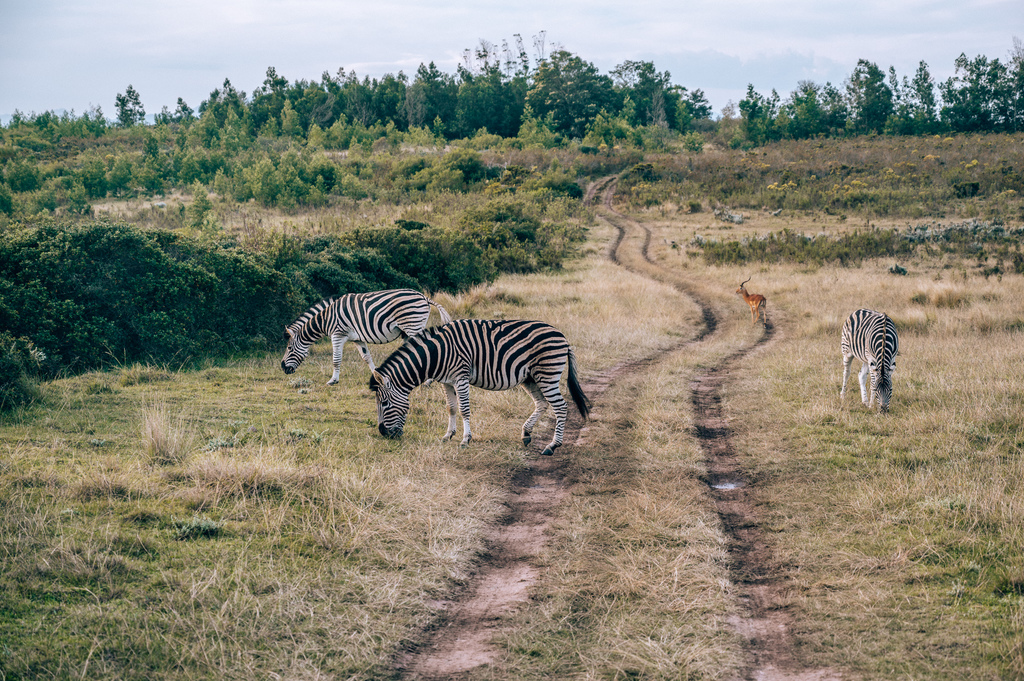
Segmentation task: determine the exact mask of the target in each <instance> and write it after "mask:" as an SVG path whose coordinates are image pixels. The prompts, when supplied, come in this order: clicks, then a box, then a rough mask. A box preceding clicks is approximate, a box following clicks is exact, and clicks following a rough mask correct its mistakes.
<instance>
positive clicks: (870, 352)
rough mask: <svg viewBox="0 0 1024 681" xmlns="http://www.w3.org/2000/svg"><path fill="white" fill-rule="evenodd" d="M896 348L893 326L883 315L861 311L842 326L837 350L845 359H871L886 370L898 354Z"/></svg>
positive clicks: (855, 313) (896, 338)
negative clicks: (840, 351)
mask: <svg viewBox="0 0 1024 681" xmlns="http://www.w3.org/2000/svg"><path fill="white" fill-rule="evenodd" d="M899 347H900V346H899V336H898V334H897V332H896V323H895V322H893V320H892V319H891V318H890V317H889V315H887V314H885V313H882V312H877V311H875V310H868V309H860V310H857V311H856V312H854V313H853V314H851V315H850V316H849V317H848V318H847V319H846V323H844V324H843V333H842V338H841V340H840V349H841V350H842V353H843V356H844V357H850V356H853V357H856V358H857V359H859V360H861V361H862V362H869V361H871V360H874V361H875V362H876V363H878V364H879V365H884V367H885V368H887V367H888V366H889V364H891V363H892V361H893V359H894V358H895V357H896V355H898V354H899Z"/></svg>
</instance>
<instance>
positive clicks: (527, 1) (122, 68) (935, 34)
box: [0, 0, 1024, 113]
mask: <svg viewBox="0 0 1024 681" xmlns="http://www.w3.org/2000/svg"><path fill="white" fill-rule="evenodd" d="M544 30H546V32H547V33H546V35H547V44H548V46H549V47H550V45H551V44H553V43H560V44H561V45H563V46H564V47H565V48H566V49H569V50H570V51H572V52H575V53H577V54H579V55H580V56H581V57H583V58H584V59H587V60H588V61H592V62H594V63H595V64H596V65H597V66H598V67H599V68H601V69H602V71H605V72H607V71H608V70H609V69H611V68H613V67H614V66H615V65H616V64H618V63H621V62H622V61H623V60H625V59H647V60H651V61H653V62H654V63H655V65H656V66H657V67H658V68H659V69H660V70H668V71H670V72H671V73H672V76H673V79H674V80H675V81H676V82H677V83H679V84H681V85H685V86H686V87H689V88H691V89H692V88H702V89H704V90H705V92H707V93H708V94H709V98H710V99H712V104H713V105H714V106H715V108H716V110H717V109H720V108H721V106H722V105H724V103H725V101H716V99H718V98H720V97H723V96H726V95H725V94H723V93H729V92H732V93H739V96H742V93H743V92H744V91H745V89H746V86H747V84H748V83H752V84H753V85H754V87H755V88H756V89H757V90H758V91H759V92H768V91H770V90H771V89H772V88H776V89H778V90H779V93H780V94H781V95H783V96H785V95H786V94H788V93H789V92H790V91H792V89H793V88H795V87H796V84H797V82H798V81H800V80H804V79H809V80H814V81H816V82H821V83H824V82H825V81H826V80H831V81H833V83H835V84H838V83H839V82H841V81H842V80H843V79H844V78H845V77H846V76H847V75H849V73H850V72H851V71H852V70H853V67H854V65H855V64H856V62H857V59H860V58H864V59H869V60H871V61H874V62H876V63H878V64H879V65H880V66H882V67H883V68H888V67H889V66H890V65H893V66H895V67H896V69H897V71H898V72H899V73H900V74H901V75H902V74H907V75H912V73H913V70H914V69H915V68H916V66H917V63H918V62H919V61H920V60H924V61H926V62H927V63H928V64H929V66H930V67H931V70H932V74H933V75H934V76H935V77H936V78H937V79H939V78H945V77H946V76H948V75H950V74H951V73H952V69H953V60H954V59H955V58H956V57H957V55H959V54H960V52H966V53H967V54H968V55H969V56H974V55H977V54H985V55H986V56H988V57H990V58H995V57H999V58H1005V56H1006V54H1007V52H1008V50H1009V49H1010V47H1011V45H1012V38H1013V36H1015V35H1016V36H1021V37H1024V12H1021V11H1020V5H1019V0H967V1H965V2H956V1H954V0H939V1H925V0H913V1H911V2H892V1H891V0H889V1H886V2H883V1H881V0H862V1H861V2H858V3H843V4H839V3H834V2H821V1H820V0H818V1H816V2H812V1H811V0H779V1H777V2H774V3H765V2H762V1H761V0H757V1H754V0H748V1H739V0H697V1H695V2H682V3H681V2H679V1H678V0H652V1H650V2H645V3H622V2H621V1H620V0H597V1H596V2H594V1H588V2H583V1H582V0H569V1H568V2H562V3H551V2H541V1H539V0H521V1H520V2H518V3H515V4H511V3H499V2H487V1H486V0H477V1H475V2H466V1H465V0H451V1H450V2H448V3H446V4H445V5H443V6H442V7H430V6H428V5H425V4H423V3H416V2H402V1H398V0H389V1H384V2H365V1H360V2H352V1H350V0H345V1H342V2H334V1H330V0H297V1H291V0H254V1H242V0H180V1H177V2H169V1H168V0H151V1H150V2H146V3H139V2H136V1H132V2H129V1H128V0H104V1H103V2H98V1H95V0H93V1H86V2H72V1H71V0H37V1H35V2H31V3H15V2H6V3H3V5H0V74H2V75H0V113H10V112H12V111H13V110H14V109H20V110H22V111H25V112H28V111H44V110H47V109H62V108H67V109H70V108H75V109H76V110H77V111H83V110H84V109H85V108H87V106H88V105H89V104H99V105H101V106H103V107H104V109H105V110H107V111H108V113H109V112H110V111H111V110H112V109H113V101H114V97H115V95H116V94H117V93H118V92H123V91H124V88H125V87H127V85H128V84H129V83H131V84H132V85H133V86H134V87H135V88H136V89H137V90H138V91H139V92H140V94H141V95H142V100H143V103H144V104H145V106H146V108H147V111H149V112H150V113H153V112H156V111H159V109H160V107H161V106H163V105H168V106H170V107H172V108H173V105H174V103H175V101H176V100H177V98H178V97H179V96H181V97H184V98H185V100H186V101H188V102H189V104H191V105H192V106H193V107H195V106H197V105H198V104H199V102H200V101H201V100H202V99H205V98H206V97H207V96H208V95H209V92H210V91H211V90H212V89H213V88H215V87H219V86H220V84H221V83H222V82H223V80H224V78H230V79H231V81H232V83H234V84H235V86H236V87H238V88H239V89H242V90H246V91H247V92H251V91H252V90H253V89H254V88H255V87H257V86H258V85H259V84H260V83H261V82H262V80H263V75H264V73H265V71H266V68H267V67H268V66H271V65H273V66H275V68H277V70H278V73H280V74H281V75H283V76H285V77H286V78H288V79H290V80H298V79H307V80H317V79H319V78H320V74H321V73H322V72H324V71H328V72H330V73H332V74H333V73H335V72H336V71H337V69H338V68H339V67H344V68H346V69H347V70H355V71H356V72H358V73H360V75H371V76H380V75H383V74H384V73H388V72H391V73H396V72H398V71H399V70H403V71H405V72H406V73H407V74H410V75H411V74H412V73H414V72H415V69H416V67H417V66H418V65H419V64H420V63H421V62H429V61H434V62H435V63H436V64H437V65H438V67H439V68H442V69H444V70H446V71H449V72H452V71H454V69H455V67H456V65H457V64H458V63H459V61H460V59H461V55H462V51H463V49H465V48H473V47H475V46H476V44H477V42H478V41H479V39H481V38H482V39H486V40H489V41H491V42H495V43H499V44H500V42H501V41H502V40H508V41H512V40H513V34H514V33H519V34H520V35H521V36H522V37H523V39H524V42H525V46H526V48H527V51H528V52H529V53H530V54H531V56H533V53H534V48H533V42H532V37H533V36H534V35H537V34H539V33H540V32H541V31H544ZM712 93H719V94H714V95H712ZM734 98H735V97H734Z"/></svg>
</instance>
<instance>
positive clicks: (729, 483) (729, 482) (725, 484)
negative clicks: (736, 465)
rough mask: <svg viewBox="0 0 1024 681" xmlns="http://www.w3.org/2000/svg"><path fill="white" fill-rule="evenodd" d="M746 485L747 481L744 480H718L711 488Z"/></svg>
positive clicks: (734, 487)
mask: <svg viewBox="0 0 1024 681" xmlns="http://www.w3.org/2000/svg"><path fill="white" fill-rule="evenodd" d="M745 485H746V483H745V482H742V481H739V482H737V481H735V480H723V481H722V482H716V483H714V484H713V485H711V489H726V490H728V489H739V488H740V487H744V486H745Z"/></svg>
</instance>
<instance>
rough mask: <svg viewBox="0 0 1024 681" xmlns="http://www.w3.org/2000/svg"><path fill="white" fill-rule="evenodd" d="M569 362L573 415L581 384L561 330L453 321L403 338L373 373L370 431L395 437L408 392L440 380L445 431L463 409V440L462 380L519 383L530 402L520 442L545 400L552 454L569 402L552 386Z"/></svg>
mask: <svg viewBox="0 0 1024 681" xmlns="http://www.w3.org/2000/svg"><path fill="white" fill-rule="evenodd" d="M566 365H568V367H569V379H568V385H569V394H570V395H571V396H572V401H573V402H574V403H575V404H576V408H577V409H578V410H579V412H580V415H581V416H582V417H583V418H584V419H585V418H587V414H588V413H589V411H590V405H589V403H588V401H587V397H586V395H584V394H583V390H582V389H581V388H580V384H579V377H578V374H577V369H576V356H575V354H573V351H572V348H571V347H570V346H569V342H568V341H567V340H566V339H565V336H564V335H562V332H561V331H559V330H558V329H556V328H554V327H553V326H551V325H550V324H545V323H544V322H536V321H516V320H484V319H459V320H456V321H454V322H452V323H450V324H445V325H444V326H437V327H434V328H433V329H431V330H430V331H428V332H427V333H423V334H420V335H418V336H413V337H412V338H409V339H408V340H407V341H406V342H405V343H404V344H402V347H400V348H398V349H397V350H395V352H394V353H392V354H391V356H390V357H388V358H387V359H386V360H384V362H383V363H382V364H381V365H380V367H379V368H377V369H376V370H374V371H373V372H372V376H371V378H370V389H371V390H373V391H374V392H375V393H376V395H377V429H378V430H379V431H380V434H381V435H383V436H384V437H388V438H393V437H401V435H402V430H403V428H404V427H405V417H406V415H407V414H408V413H409V393H410V392H411V391H412V390H413V388H415V387H416V386H418V385H420V384H422V383H425V382H426V381H428V380H434V381H437V382H439V383H443V384H444V387H445V393H446V396H447V399H448V430H447V432H446V433H445V435H444V438H443V439H444V440H449V439H451V437H452V436H453V435H454V434H455V427H456V417H455V413H456V409H458V411H459V412H460V413H461V414H462V425H463V436H462V445H463V446H465V445H467V444H468V443H469V441H470V440H471V439H472V438H473V433H472V430H471V428H470V425H469V420H470V414H469V386H471V385H472V386H476V387H477V388H483V389H485V390H510V389H512V388H514V387H516V386H518V385H522V386H523V387H524V388H525V389H526V391H527V392H529V393H530V396H531V397H533V401H534V404H535V405H536V408H535V409H534V411H533V413H532V414H531V415H530V418H528V419H527V420H526V423H524V424H523V445H528V444H530V440H531V439H532V435H531V433H532V432H533V427H534V426H535V425H536V424H537V419H539V418H540V415H541V414H542V413H543V412H544V410H545V409H546V408H547V406H548V405H549V404H550V405H551V408H552V410H553V411H554V412H555V434H554V437H553V438H552V439H551V442H550V443H549V444H548V446H547V447H546V448H545V449H544V452H543V453H544V454H545V455H546V456H551V455H552V454H553V453H554V451H555V449H556V448H557V447H559V446H561V444H562V435H563V433H564V431H565V420H566V414H567V412H568V408H567V406H566V402H565V398H563V397H562V393H561V391H560V390H559V388H558V383H559V381H560V379H561V377H562V371H563V370H564V369H565V367H566Z"/></svg>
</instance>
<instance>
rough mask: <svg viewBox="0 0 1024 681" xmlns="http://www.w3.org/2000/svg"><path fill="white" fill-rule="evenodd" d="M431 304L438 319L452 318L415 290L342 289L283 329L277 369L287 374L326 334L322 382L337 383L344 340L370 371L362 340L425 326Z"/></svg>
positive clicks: (388, 338) (406, 335) (407, 334)
mask: <svg viewBox="0 0 1024 681" xmlns="http://www.w3.org/2000/svg"><path fill="white" fill-rule="evenodd" d="M431 306H433V307H436V308H437V312H438V314H440V315H441V323H442V324H447V323H448V322H450V321H451V320H452V318H451V316H449V314H448V312H447V311H446V310H445V309H444V308H443V307H441V306H440V305H438V304H437V303H435V302H434V301H432V300H429V299H428V298H427V297H426V296H424V295H423V294H422V293H420V292H419V291H413V290H411V289H394V290H390V291H375V292H373V293H348V294H345V295H343V296H339V297H337V298H328V299H327V300H321V301H320V302H319V303H316V304H315V305H313V306H312V307H311V308H309V309H308V310H306V311H305V312H303V313H302V315H301V316H300V317H299V318H298V319H297V320H295V321H294V322H292V323H291V324H289V325H288V326H287V327H285V330H284V338H285V340H286V341H288V347H287V348H286V349H285V351H284V359H282V360H281V369H282V370H283V371H284V372H285V373H286V374H290V373H293V372H294V371H295V370H296V369H298V368H299V365H300V364H301V363H302V360H304V359H306V356H307V355H308V354H309V348H310V346H311V345H312V344H313V343H315V342H317V341H318V340H320V339H321V338H323V337H324V336H330V337H331V345H332V346H333V349H334V362H333V364H334V374H333V375H332V376H331V380H329V381H327V385H334V384H335V383H337V382H338V376H339V375H340V373H341V353H342V350H343V349H344V347H345V343H348V342H349V341H351V342H353V343H355V344H356V347H357V348H359V354H360V355H362V357H363V360H365V361H366V363H367V364H368V365H369V367H370V370H371V371H372V370H373V369H374V363H373V358H372V357H371V356H370V351H369V349H367V347H366V344H367V343H377V344H379V343H390V342H391V341H393V340H395V339H396V338H398V337H399V336H402V337H403V338H409V337H410V336H415V335H416V334H418V333H420V332H422V331H423V330H424V329H425V328H427V318H428V317H429V316H430V308H431Z"/></svg>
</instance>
